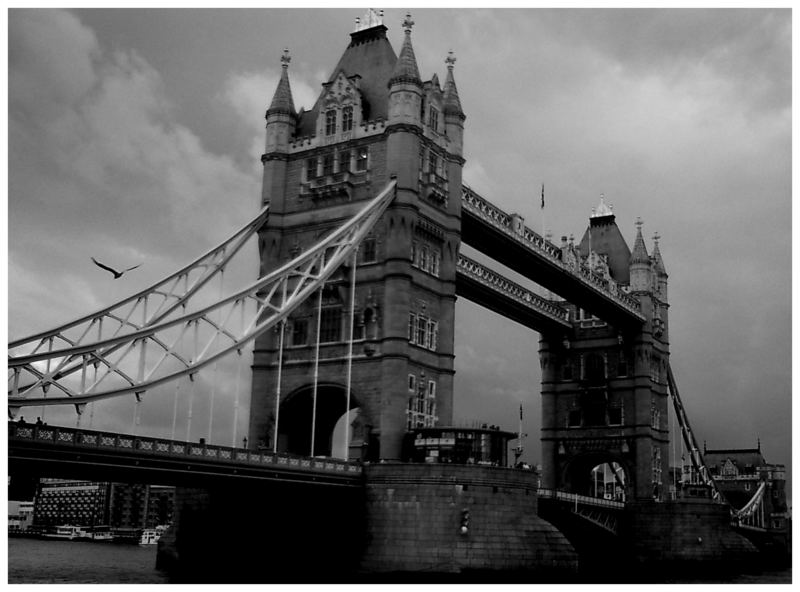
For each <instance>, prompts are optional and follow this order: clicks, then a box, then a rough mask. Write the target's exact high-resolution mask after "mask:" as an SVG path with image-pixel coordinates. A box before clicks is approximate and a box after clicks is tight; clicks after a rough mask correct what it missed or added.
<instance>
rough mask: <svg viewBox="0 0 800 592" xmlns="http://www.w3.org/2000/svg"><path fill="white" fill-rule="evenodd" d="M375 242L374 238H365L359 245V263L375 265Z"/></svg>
mask: <svg viewBox="0 0 800 592" xmlns="http://www.w3.org/2000/svg"><path fill="white" fill-rule="evenodd" d="M377 247H378V245H377V241H376V240H375V237H367V238H365V239H364V242H363V243H361V263H375V262H376V261H377V260H378V253H377V251H378V249H377Z"/></svg>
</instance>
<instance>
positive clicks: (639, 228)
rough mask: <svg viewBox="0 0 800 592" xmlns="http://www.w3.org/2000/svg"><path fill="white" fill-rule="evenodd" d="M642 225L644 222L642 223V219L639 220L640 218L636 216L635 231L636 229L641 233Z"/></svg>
mask: <svg viewBox="0 0 800 592" xmlns="http://www.w3.org/2000/svg"><path fill="white" fill-rule="evenodd" d="M643 224H644V222H642V219H641V218H640V217H638V216H637V217H636V229H637V230H638V231H639V232H641V231H642V225H643Z"/></svg>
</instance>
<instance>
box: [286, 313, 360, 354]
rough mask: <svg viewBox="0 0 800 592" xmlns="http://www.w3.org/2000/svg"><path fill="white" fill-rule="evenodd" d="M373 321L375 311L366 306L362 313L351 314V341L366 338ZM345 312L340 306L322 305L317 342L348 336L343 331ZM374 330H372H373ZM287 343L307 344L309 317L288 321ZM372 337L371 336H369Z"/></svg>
mask: <svg viewBox="0 0 800 592" xmlns="http://www.w3.org/2000/svg"><path fill="white" fill-rule="evenodd" d="M374 321H375V312H374V310H373V309H372V308H369V307H368V308H366V309H365V310H364V312H363V313H361V314H355V315H354V316H353V341H363V340H364V339H366V338H367V328H368V327H370V326H371V325H372V323H374ZM345 325H346V322H345V314H344V312H343V311H342V307H341V306H323V307H322V314H321V316H320V319H319V342H320V343H336V342H340V341H343V340H347V339H348V338H349V334H347V333H345V331H343V329H344V326H345ZM373 332H374V331H373ZM286 338H287V345H288V346H290V347H299V346H305V345H308V344H309V319H308V318H304V317H295V318H293V319H291V320H290V321H289V328H288V330H287V335H286ZM370 338H372V336H371V337H370Z"/></svg>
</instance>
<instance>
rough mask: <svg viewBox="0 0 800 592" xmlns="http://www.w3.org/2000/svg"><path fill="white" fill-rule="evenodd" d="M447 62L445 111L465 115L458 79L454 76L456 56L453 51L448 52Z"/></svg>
mask: <svg viewBox="0 0 800 592" xmlns="http://www.w3.org/2000/svg"><path fill="white" fill-rule="evenodd" d="M445 63H446V64H447V78H446V79H445V81H444V112H445V113H453V114H456V115H461V116H463V115H464V110H463V109H462V108H461V100H460V99H459V98H458V88H456V79H455V78H454V77H453V65H454V64H455V63H456V58H455V57H454V56H453V52H452V51H451V52H449V53H448V54H447V59H445Z"/></svg>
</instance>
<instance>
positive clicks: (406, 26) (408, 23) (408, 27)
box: [403, 12, 414, 35]
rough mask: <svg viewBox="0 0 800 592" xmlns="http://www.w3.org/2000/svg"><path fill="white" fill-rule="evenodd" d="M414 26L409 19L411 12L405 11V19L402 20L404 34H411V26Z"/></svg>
mask: <svg viewBox="0 0 800 592" xmlns="http://www.w3.org/2000/svg"><path fill="white" fill-rule="evenodd" d="M413 26H414V21H412V20H411V13H410V12H409V13H406V20H404V21H403V29H404V30H405V32H406V35H410V34H411V27H413Z"/></svg>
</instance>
